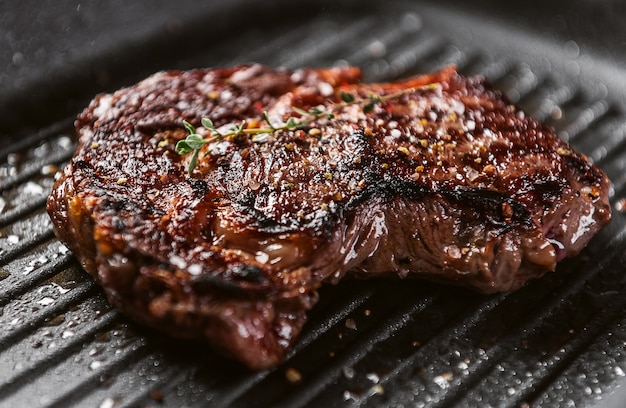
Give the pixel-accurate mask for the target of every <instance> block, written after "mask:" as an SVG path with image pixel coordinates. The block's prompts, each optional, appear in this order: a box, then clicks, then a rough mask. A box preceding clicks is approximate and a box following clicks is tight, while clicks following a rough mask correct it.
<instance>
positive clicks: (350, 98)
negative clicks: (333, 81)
mask: <svg viewBox="0 0 626 408" xmlns="http://www.w3.org/2000/svg"><path fill="white" fill-rule="evenodd" d="M339 97H340V98H341V100H342V101H344V102H345V103H352V102H354V95H352V94H351V93H348V92H344V91H341V92H339Z"/></svg>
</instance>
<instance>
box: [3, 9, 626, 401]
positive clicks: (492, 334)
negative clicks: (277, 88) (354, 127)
mask: <svg viewBox="0 0 626 408" xmlns="http://www.w3.org/2000/svg"><path fill="white" fill-rule="evenodd" d="M392 4H394V7H388V8H381V9H379V10H378V11H376V12H371V11H370V12H368V11H361V12H356V14H355V12H354V11H350V10H349V9H342V8H338V9H337V10H334V11H333V10H332V9H331V10H326V11H324V12H320V13H312V14H310V15H307V18H306V19H297V18H295V16H297V13H296V12H295V10H288V11H285V12H289V13H291V14H289V15H290V16H293V18H282V19H278V20H277V21H276V22H273V23H272V24H263V21H265V22H267V21H272V20H271V19H270V20H268V19H269V18H270V17H271V15H264V16H262V17H263V18H259V19H258V21H257V22H256V23H253V22H251V21H249V20H246V21H245V24H247V29H246V30H244V29H238V30H230V31H227V32H224V35H223V36H221V37H220V41H214V40H211V38H213V39H214V37H211V38H197V36H198V33H202V30H200V29H197V30H195V29H194V30H192V31H190V32H189V33H190V34H189V35H192V34H193V36H194V38H185V35H184V33H185V32H184V30H183V34H181V35H179V37H180V38H179V37H177V38H179V39H178V40H177V41H179V40H180V41H192V40H193V41H198V42H199V43H200V44H196V45H194V46H189V45H186V46H185V51H184V53H183V54H182V55H179V54H176V53H175V51H172V53H174V54H172V55H176V58H173V59H170V58H165V57H163V58H161V59H159V58H155V60H156V61H157V62H154V61H153V60H150V62H149V63H148V62H146V63H145V64H144V65H141V64H139V65H137V66H136V67H126V69H127V70H128V71H127V73H126V76H122V77H119V76H116V75H117V74H116V75H114V76H113V79H111V80H110V82H108V83H107V86H109V87H115V86H119V85H121V84H123V83H132V82H134V81H135V80H137V79H139V78H140V77H141V76H142V75H145V74H147V73H149V72H150V71H152V70H156V69H171V68H176V69H178V68H191V67H198V66H207V67H208V66H219V65H232V64H236V63H241V62H249V61H255V62H261V63H265V64H269V65H273V66H287V67H291V68H295V67H299V66H324V65H334V64H352V65H357V66H360V67H361V68H362V69H363V71H364V73H365V77H366V78H365V79H366V80H368V81H386V80H393V79H396V78H401V77H404V76H407V75H411V74H417V73H422V72H427V71H430V70H433V69H436V68H439V67H442V66H445V65H447V64H456V65H457V66H458V67H459V70H460V71H461V72H462V73H464V74H470V75H473V74H480V75H484V76H486V77H487V78H488V79H489V80H490V81H491V82H492V83H493V84H494V85H495V86H496V87H497V88H499V89H501V90H502V91H503V92H504V93H505V94H506V95H507V96H508V97H509V98H510V99H511V100H512V101H513V102H515V103H518V104H519V105H521V106H522V107H523V108H524V109H525V110H526V111H527V113H528V114H530V115H532V116H534V117H536V118H538V119H540V120H542V121H544V122H546V123H548V124H550V125H551V126H553V127H554V128H555V129H556V131H557V132H558V134H559V135H560V136H561V137H563V138H564V139H566V140H568V141H569V142H570V143H571V144H572V145H573V146H574V147H575V148H577V149H578V150H580V151H582V152H584V153H586V154H587V155H588V156H589V157H590V158H591V160H593V161H594V163H595V164H597V165H598V166H599V167H601V168H602V169H603V170H604V171H605V172H606V173H607V174H608V175H609V177H610V178H611V180H612V182H613V185H612V193H611V203H612V206H613V210H614V216H613V220H612V222H611V224H610V225H609V226H608V227H607V228H605V229H604V230H603V231H602V232H600V233H599V234H598V235H597V236H596V237H595V238H594V239H593V240H592V242H591V244H590V245H589V246H588V247H587V248H586V249H585V250H584V251H583V253H581V254H580V256H578V257H576V258H574V259H568V260H565V261H563V262H562V263H561V264H560V265H559V267H558V269H557V271H556V272H555V273H553V274H549V275H547V276H545V277H544V278H542V279H540V280H538V281H535V282H531V283H530V284H528V285H527V286H525V287H524V288H522V289H521V290H519V291H517V292H514V293H509V294H501V295H496V296H483V295H478V294H475V293H472V292H469V291H467V290H463V289H458V288H451V287H447V286H440V285H435V284H430V283H424V282H421V281H408V280H404V281H375V282H368V281H345V282H342V283H341V284H339V285H337V286H332V287H331V286H329V287H324V288H322V289H321V291H320V299H321V300H320V302H319V304H318V305H317V306H316V307H315V308H314V310H313V311H312V312H311V314H310V319H309V321H308V323H307V325H306V326H305V329H304V332H303V335H302V336H301V338H300V339H299V341H298V342H297V344H296V347H295V350H294V351H293V352H292V353H291V354H290V355H289V357H288V359H287V361H286V362H285V363H284V364H283V365H281V366H279V367H277V368H275V369H273V370H269V371H264V372H250V371H247V370H245V369H244V368H242V367H241V366H239V365H237V364H235V363H233V362H231V361H230V360H226V359H224V358H222V357H219V356H218V355H216V354H214V353H213V352H212V351H211V350H210V349H207V348H206V347H204V346H202V345H200V344H195V343H189V342H185V341H181V340H175V339H172V338H169V337H166V336H164V335H161V334H158V333H156V332H154V331H151V330H148V329H145V328H142V327H140V326H138V325H135V324H134V323H132V322H130V321H128V320H127V319H126V318H125V317H124V316H123V315H120V314H119V313H117V312H116V311H115V310H113V309H112V308H111V307H110V306H109V305H108V304H107V302H106V299H105V297H104V295H103V294H102V292H101V290H100V289H99V288H98V287H97V285H96V284H95V283H94V282H93V281H92V280H91V279H90V278H89V276H88V275H87V274H86V273H85V272H84V271H82V270H81V268H80V266H79V265H78V264H77V263H76V261H75V259H74V258H73V257H72V254H71V253H70V252H68V250H67V249H66V248H65V247H64V246H63V245H62V244H61V243H60V242H59V241H58V240H57V239H56V238H55V237H54V235H53V233H52V229H51V223H50V221H49V219H48V216H47V214H46V213H45V208H44V204H45V199H46V197H47V194H48V193H49V191H50V189H51V187H52V184H53V182H54V174H55V172H56V171H57V170H58V169H59V168H61V167H62V166H63V165H64V164H65V163H67V161H68V160H69V158H70V157H71V154H72V153H73V150H74V148H75V146H76V140H75V136H74V134H73V130H72V120H73V114H75V113H77V112H74V113H73V114H71V115H67V116H66V117H63V118H60V119H58V120H56V121H51V122H50V123H48V124H47V125H45V126H41V127H40V128H39V129H38V130H36V131H32V132H28V134H25V135H19V137H18V136H16V135H9V136H4V137H12V138H13V140H14V142H13V143H11V144H9V145H7V147H2V148H1V149H0V327H2V331H1V332H0V406H1V407H67V406H76V407H101V408H109V407H131V406H139V407H147V406H153V407H154V406H168V407H169V406H172V407H174V406H175V407H179V406H188V407H196V406H197V407H204V406H220V407H221V406H246V407H248V406H272V407H299V406H328V407H343V406H372V407H376V406H412V407H456V406H470V407H485V406H494V407H495V406H497V407H521V406H528V407H530V406H532V407H553V406H576V407H579V406H590V407H618V406H621V405H619V404H620V402H621V398H622V397H623V396H624V394H625V393H624V388H625V387H626V380H625V378H624V377H625V372H626V347H625V346H626V326H624V325H625V324H626V285H625V283H626V280H625V278H624V271H625V270H626V216H625V215H624V211H626V171H625V170H626V106H625V105H624V102H623V101H625V100H626V91H624V89H626V86H624V84H621V86H622V88H620V86H619V85H620V84H619V83H617V82H618V80H616V78H615V77H612V76H610V75H609V73H611V72H614V71H612V70H611V69H606V70H604V71H602V70H600V71H599V72H600V74H601V73H602V72H604V73H605V76H604V77H603V76H602V75H600V74H598V75H595V76H591V75H590V74H589V72H590V70H589V66H590V64H591V62H589V57H588V56H585V55H584V53H583V52H581V50H580V49H578V50H576V49H575V44H566V45H565V46H563V47H561V44H558V43H554V44H551V43H549V42H547V41H545V39H544V40H541V41H540V39H537V38H534V37H529V36H525V37H523V38H520V39H519V47H518V48H515V49H512V48H511V42H514V41H515V38H517V37H519V33H516V32H514V30H513V29H511V30H508V28H507V27H505V26H503V25H500V26H499V25H498V24H497V22H491V23H489V24H485V25H484V26H483V27H482V28H479V29H476V30H467V29H465V28H463V27H461V26H460V25H458V24H457V23H458V22H459V21H463V22H464V23H465V24H476V26H478V23H479V21H481V20H480V19H479V18H478V17H471V16H462V15H460V14H458V13H455V12H449V11H447V10H446V9H445V8H438V7H434V6H430V7H421V6H418V5H416V4H412V3H406V2H402V3H392ZM329 7H330V6H329ZM207 13H208V12H207ZM205 17H206V18H207V19H209V20H210V17H211V15H210V14H207V15H206V16H205ZM472 18H475V19H476V20H475V21H473V20H471V19H472ZM198 21H202V20H201V19H195V20H193V22H194V24H197V23H198ZM181 24H183V25H184V22H183V23H181ZM242 24H243V23H242ZM207 35H208V34H207ZM211 35H213V33H212V34H211ZM486 38H488V39H489V40H488V41H487V40H485V39H486ZM144 46H145V47H148V51H151V50H150V47H153V48H152V51H154V52H157V50H158V44H154V43H151V42H150V41H147V42H146V43H145V44H144ZM568 47H569V48H568ZM594 63H595V64H601V63H602V62H597V61H596V62H594ZM120 70H121V69H120ZM112 72H116V71H115V70H112ZM120 72H121V71H120ZM621 74H622V75H623V76H624V77H625V78H626V70H623V71H622V72H621ZM624 81H625V82H626V79H624ZM616 84H617V85H616ZM93 86H94V85H92V87H93ZM102 90H104V89H102ZM108 90H111V89H108ZM90 96H93V95H86V94H85V95H82V97H84V98H87V97H90ZM2 146H4V145H2Z"/></svg>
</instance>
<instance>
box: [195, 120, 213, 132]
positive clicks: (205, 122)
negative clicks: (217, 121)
mask: <svg viewBox="0 0 626 408" xmlns="http://www.w3.org/2000/svg"><path fill="white" fill-rule="evenodd" d="M202 126H204V127H205V128H206V129H210V130H215V125H214V124H213V121H212V120H211V119H209V118H202ZM193 133H196V132H193Z"/></svg>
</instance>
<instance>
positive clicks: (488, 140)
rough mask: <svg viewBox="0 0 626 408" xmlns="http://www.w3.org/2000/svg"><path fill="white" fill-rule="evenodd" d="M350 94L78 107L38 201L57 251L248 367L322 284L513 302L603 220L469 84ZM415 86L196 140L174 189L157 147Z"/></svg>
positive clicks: (172, 96) (568, 163)
mask: <svg viewBox="0 0 626 408" xmlns="http://www.w3.org/2000/svg"><path fill="white" fill-rule="evenodd" d="M358 78H359V72H358V70H357V69H355V68H336V69H319V70H316V69H303V70H297V71H288V70H274V69H271V68H267V67H262V66H257V65H251V66H241V67H236V68H231V69H213V70H196V71H189V72H164V73H158V74H156V75H154V76H152V77H150V78H148V79H146V80H144V81H143V82H140V83H139V84H137V85H135V86H132V87H129V88H125V89H122V90H120V91H118V92H115V93H113V94H102V95H98V96H97V97H96V98H95V100H94V101H93V102H92V103H91V104H90V105H89V107H88V108H87V109H86V110H85V111H84V112H83V113H82V114H81V115H80V116H79V117H78V119H77V121H76V129H77V131H78V134H79V136H80V142H79V147H78V150H77V152H76V154H75V156H74V157H73V159H72V160H71V163H70V164H69V165H68V166H67V167H66V168H65V170H64V171H63V173H62V175H61V177H60V178H59V180H58V182H57V184H56V186H55V188H54V190H53V192H52V194H51V196H50V198H49V200H48V211H49V213H50V216H51V217H52V220H53V223H54V227H55V231H56V233H57V235H58V237H59V238H60V239H61V240H62V241H63V242H65V243H66V244H67V245H68V246H69V247H70V249H71V250H72V251H73V252H74V254H75V255H76V256H77V257H78V259H79V260H80V262H81V264H82V265H83V267H84V268H85V269H86V270H87V271H89V272H90V273H91V274H92V275H93V276H94V277H95V279H96V280H97V281H98V282H99V283H100V284H101V285H102V286H103V287H104V289H105V291H106V293H107V296H108V297H109V299H110V301H111V302H112V303H113V304H114V305H115V306H117V307H118V308H120V309H121V310H123V311H124V312H125V313H127V314H128V315H130V316H132V317H133V318H135V319H137V320H139V321H141V322H144V323H146V324H148V325H151V326H153V327H157V328H159V329H161V330H163V331H166V332H168V333H171V334H173V335H176V336H180V337H186V338H196V339H204V340H206V341H207V342H208V343H210V344H212V345H213V346H214V347H216V348H219V349H221V350H222V351H224V352H225V353H227V354H229V355H231V356H233V357H234V358H236V359H238V360H240V361H242V362H243V363H244V364H246V365H247V366H249V367H251V368H253V369H263V368H267V367H270V366H272V365H275V364H277V363H279V362H280V361H282V359H284V356H285V353H286V352H287V351H288V350H289V348H290V346H291V345H292V344H293V342H294V340H295V339H296V337H297V335H298V333H299V332H300V330H301V328H302V325H303V324H304V322H305V320H306V315H305V313H306V311H307V310H308V309H310V308H311V307H312V306H313V305H314V304H315V303H316V299H317V292H316V289H317V288H319V286H320V285H321V284H323V283H326V282H337V281H338V280H339V279H341V278H342V277H344V276H346V275H350V274H352V275H358V276H363V277H365V276H380V275H384V274H386V275H397V276H400V277H405V276H414V277H423V278H426V279H429V280H433V281H437V282H445V283H450V284H454V285H463V286H466V287H470V288H473V289H476V290H478V291H481V292H484V293H493V292H498V291H509V290H514V289H517V288H519V287H520V286H521V285H523V284H524V283H525V282H527V281H528V280H529V279H532V278H537V277H539V276H541V275H543V274H544V273H546V272H549V271H552V270H554V268H555V265H556V262H557V261H558V260H560V259H562V258H563V257H566V256H572V255H575V254H577V253H578V252H579V251H580V250H581V249H582V248H583V247H584V246H585V245H586V244H587V242H588V241H589V240H590V239H591V237H592V236H593V235H594V233H596V232H597V231H598V230H599V229H600V228H601V227H602V226H604V225H605V224H606V223H607V222H608V221H609V218H610V207H609V204H608V198H607V195H608V180H607V178H606V176H605V175H604V174H603V173H602V172H601V171H600V170H598V169H597V168H595V167H594V166H592V165H591V164H590V163H589V162H588V160H587V159H586V158H585V157H584V156H583V155H581V154H579V153H577V152H575V151H573V150H572V149H571V147H570V146H569V145H568V144H567V143H565V142H563V141H561V140H560V139H559V138H558V137H557V136H556V135H555V134H554V132H553V131H552V130H551V129H549V128H547V127H545V126H543V125H541V124H540V123H538V122H537V121H535V120H533V119H532V118H529V117H527V116H526V115H524V112H522V111H520V110H519V109H518V108H516V107H514V106H512V105H510V104H509V103H507V102H506V101H505V100H504V99H503V98H502V96H501V95H500V94H499V93H498V92H496V91H494V90H491V89H489V88H488V87H486V86H485V85H484V83H483V81H482V80H481V79H480V78H464V77H462V76H460V75H458V74H457V73H456V72H455V70H454V69H453V68H447V69H444V70H442V71H440V72H437V73H434V74H431V75H426V76H420V77H416V78H411V79H408V80H405V81H402V82H397V83H385V84H358ZM431 83H437V84H439V85H437V86H433V87H431V88H429V89H425V90H419V91H417V92H414V93H407V94H404V95H402V96H400V97H397V98H394V99H391V100H388V101H383V102H379V103H377V104H375V105H374V107H373V109H372V110H371V111H369V110H368V109H363V106H360V105H358V104H357V105H353V106H349V107H346V108H344V109H340V110H338V111H337V112H336V114H335V117H334V118H331V119H329V118H326V117H323V118H320V119H317V120H316V121H314V122H312V123H310V124H309V125H308V126H306V127H304V128H303V129H294V130H281V131H277V132H274V133H272V134H271V135H269V136H268V135H265V137H263V138H257V139H254V138H252V137H250V136H244V135H241V134H240V135H238V136H236V137H231V138H226V139H224V140H219V141H215V142H213V143H210V144H208V145H207V146H205V147H204V148H203V151H202V154H200V159H199V163H198V165H197V167H196V168H195V170H194V171H193V172H192V173H191V174H189V173H188V172H187V164H188V161H189V160H190V156H185V157H181V156H180V155H179V154H178V153H176V151H175V149H174V148H175V145H176V143H177V141H179V140H180V139H183V138H185V137H186V135H187V133H186V131H185V130H184V128H183V126H182V121H183V120H187V121H189V122H191V123H192V124H193V125H194V126H196V127H198V128H200V126H201V125H200V120H201V118H203V117H209V118H211V119H212V120H213V121H214V123H215V125H216V126H218V127H220V126H225V125H226V126H227V127H228V125H231V124H235V125H236V124H239V123H240V122H241V120H242V119H245V120H246V122H247V125H248V126H252V127H254V126H261V125H260V124H261V123H262V120H263V119H262V112H263V111H267V112H268V116H269V118H270V121H271V122H272V123H281V121H286V120H287V117H289V116H293V117H296V118H297V117H298V114H297V113H296V112H295V111H294V110H293V108H294V107H296V108H302V109H304V110H308V109H309V108H311V107H315V106H319V105H323V106H321V107H322V108H324V109H325V108H326V107H329V106H331V105H330V104H331V103H332V102H335V103H338V102H339V101H340V99H339V98H340V96H339V95H340V90H343V91H345V92H349V93H351V94H352V95H354V96H355V97H356V98H369V97H371V95H372V94H374V95H378V96H384V95H388V94H390V93H394V92H397V91H398V90H402V89H408V88H413V87H419V86H421V85H425V84H431ZM365 111H367V112H365ZM199 132H203V130H202V129H199ZM259 139H262V140H259Z"/></svg>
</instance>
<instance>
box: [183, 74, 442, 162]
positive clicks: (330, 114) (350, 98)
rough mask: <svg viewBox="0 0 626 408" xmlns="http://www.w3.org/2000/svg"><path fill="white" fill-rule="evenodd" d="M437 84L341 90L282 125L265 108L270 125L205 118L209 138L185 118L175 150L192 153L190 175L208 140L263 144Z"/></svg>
mask: <svg viewBox="0 0 626 408" xmlns="http://www.w3.org/2000/svg"><path fill="white" fill-rule="evenodd" d="M437 87H439V83H431V84H427V85H423V86H419V87H414V88H407V89H402V90H400V91H397V92H394V93H390V94H387V95H378V94H371V95H369V96H368V97H367V98H363V99H358V98H356V97H355V96H354V95H353V94H351V93H349V92H344V91H340V93H339V97H340V99H341V102H339V103H331V104H329V105H328V106H327V107H326V109H320V108H319V107H313V108H310V109H309V110H304V109H300V108H297V107H293V108H292V109H293V111H294V112H296V113H297V114H299V115H300V117H299V118H295V117H293V116H290V117H289V118H287V121H286V122H284V123H281V124H280V125H279V124H275V123H272V122H271V120H270V118H269V115H268V113H267V111H264V112H263V114H262V116H263V121H264V122H265V123H266V124H267V126H262V127H247V126H248V123H247V122H246V121H245V120H243V121H241V123H240V124H238V125H233V126H231V127H230V128H229V129H228V130H227V131H224V130H220V129H217V128H216V127H215V125H214V123H213V121H212V120H211V119H209V118H202V120H201V123H202V126H203V127H204V128H205V129H207V130H208V133H209V136H208V137H205V136H203V135H201V134H199V133H198V132H197V130H196V128H195V127H194V126H193V125H192V124H191V123H189V122H187V121H185V120H184V121H183V126H184V127H185V130H186V131H187V133H188V135H187V137H186V138H185V139H183V140H180V141H178V143H177V144H176V153H178V154H180V155H187V154H190V153H191V154H192V155H191V159H190V160H189V165H188V166H187V171H188V172H189V174H191V173H192V172H193V170H194V169H195V168H196V166H197V164H198V155H199V153H200V150H201V149H202V147H203V146H204V145H207V144H209V143H213V142H216V141H221V140H224V139H232V138H235V137H237V136H239V135H249V136H252V137H251V140H252V142H256V143H262V142H264V141H266V140H267V139H268V138H269V137H270V136H271V135H272V134H273V133H276V132H280V131H284V130H296V129H302V128H304V127H306V126H308V125H310V124H311V123H313V122H315V121H316V120H318V119H321V118H327V119H328V120H332V119H334V118H335V114H337V113H338V112H340V111H342V110H343V109H345V108H347V107H348V106H352V105H358V106H361V107H362V109H363V112H364V113H368V112H371V111H372V110H373V109H374V107H375V106H376V105H377V104H379V103H382V102H386V101H390V100H393V99H398V98H401V97H402V96H405V95H411V94H414V93H417V92H424V91H429V90H433V89H436V88H437Z"/></svg>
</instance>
